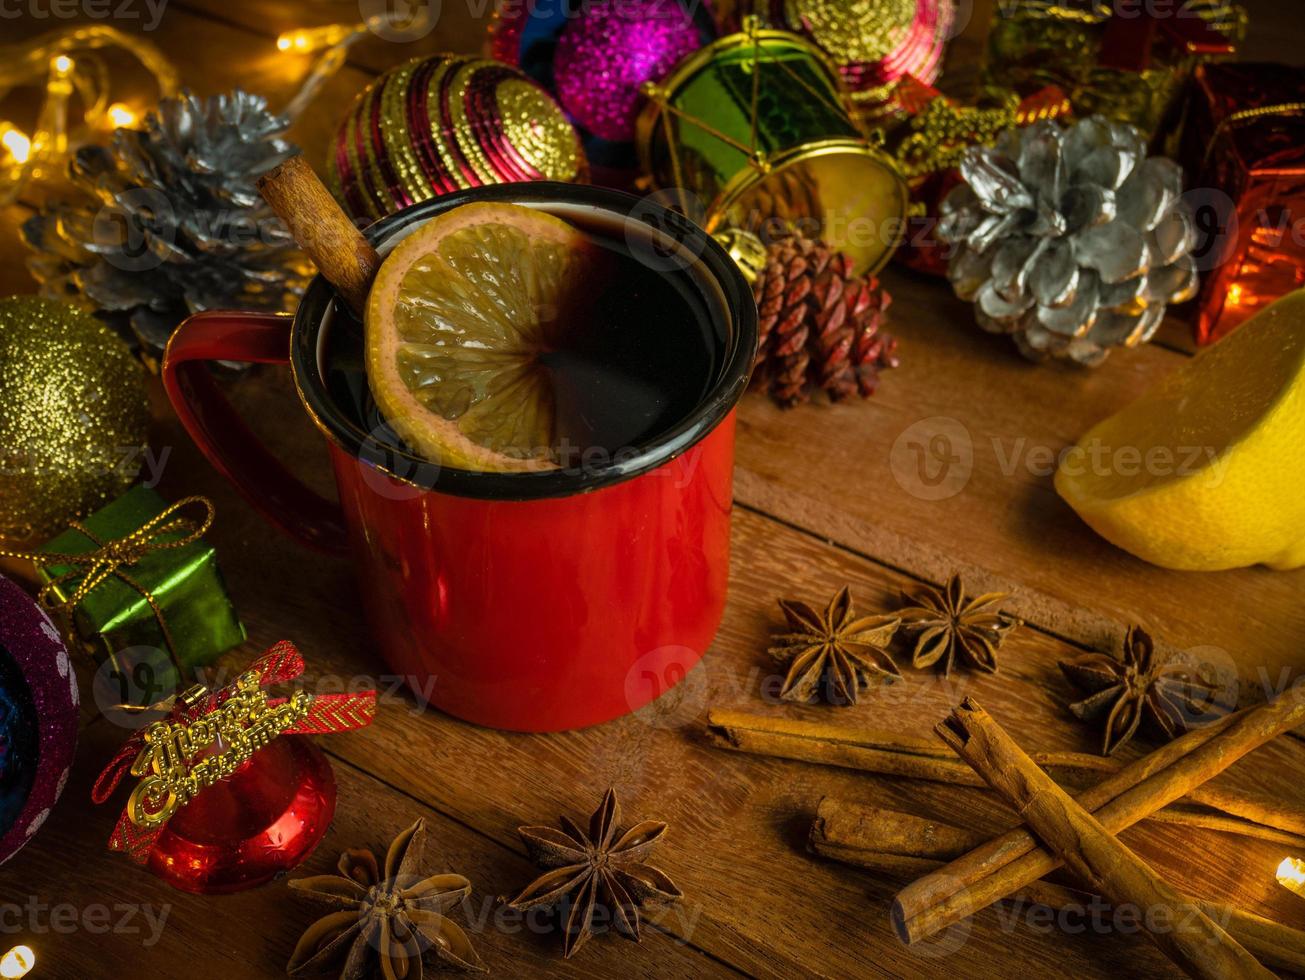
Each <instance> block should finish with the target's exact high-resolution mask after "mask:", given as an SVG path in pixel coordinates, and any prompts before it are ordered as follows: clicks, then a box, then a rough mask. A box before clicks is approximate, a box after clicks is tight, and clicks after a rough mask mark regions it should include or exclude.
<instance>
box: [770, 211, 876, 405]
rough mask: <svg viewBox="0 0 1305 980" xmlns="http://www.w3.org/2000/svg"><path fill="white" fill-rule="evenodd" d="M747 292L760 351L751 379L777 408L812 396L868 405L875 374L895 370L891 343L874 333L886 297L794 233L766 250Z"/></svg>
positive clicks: (845, 261)
mask: <svg viewBox="0 0 1305 980" xmlns="http://www.w3.org/2000/svg"><path fill="white" fill-rule="evenodd" d="M769 253H770V254H769V258H768V260H767V263H766V266H765V268H764V269H763V271H762V274H761V275H760V277H758V279H757V281H756V283H755V284H754V285H753V292H754V295H755V296H756V300H757V309H758V311H759V320H758V327H759V335H760V344H759V346H758V351H757V363H756V369H755V372H754V376H753V381H754V384H755V385H756V386H757V387H767V388H768V389H769V391H770V395H771V397H772V398H774V399H775V401H776V402H778V403H779V404H780V405H782V406H784V407H789V406H792V405H796V404H799V403H800V402H804V401H808V400H809V399H810V397H811V394H810V393H811V390H812V389H820V390H823V391H825V392H826V393H827V394H828V396H829V398H830V400H832V401H839V400H841V399H843V398H846V397H847V396H849V395H851V394H853V393H854V392H855V393H858V394H860V395H861V397H863V398H864V397H868V396H869V395H870V394H871V393H873V391H874V389H875V385H876V384H877V383H878V377H879V375H878V372H879V369H880V368H885V367H895V366H896V364H897V360H896V357H895V356H894V354H893V352H894V350H895V348H896V341H895V340H893V339H892V338H890V337H888V336H887V335H886V334H883V333H881V332H880V329H879V328H880V324H881V322H882V319H883V312H884V310H885V309H886V308H887V306H888V294H887V293H885V292H884V291H883V290H882V289H881V288H880V286H879V282H878V280H877V279H874V278H873V277H865V276H854V275H852V260H851V259H850V258H849V257H848V256H846V255H844V254H843V253H842V252H835V251H833V250H832V249H831V248H830V247H829V246H827V245H825V244H824V243H823V242H820V241H817V240H814V239H811V238H807V237H805V236H803V235H801V234H799V233H793V234H790V235H787V236H786V237H784V238H781V239H779V240H777V241H775V242H773V243H772V244H771V245H770V246H769Z"/></svg>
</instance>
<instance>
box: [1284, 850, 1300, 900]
mask: <svg viewBox="0 0 1305 980" xmlns="http://www.w3.org/2000/svg"><path fill="white" fill-rule="evenodd" d="M1278 884H1280V885H1282V887H1283V888H1287V889H1290V890H1291V891H1294V892H1295V893H1296V894H1297V895H1300V896H1302V897H1305V861H1301V860H1299V859H1297V858H1283V859H1282V864H1280V865H1278Z"/></svg>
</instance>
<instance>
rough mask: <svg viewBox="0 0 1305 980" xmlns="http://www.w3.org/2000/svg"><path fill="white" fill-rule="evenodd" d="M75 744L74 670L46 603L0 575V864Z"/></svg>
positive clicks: (64, 770)
mask: <svg viewBox="0 0 1305 980" xmlns="http://www.w3.org/2000/svg"><path fill="white" fill-rule="evenodd" d="M76 746H77V678H76V676H75V675H74V674H73V669H72V664H71V663H70V662H69V659H68V650H67V648H66V647H65V646H64V645H63V640H62V639H61V638H60V636H59V631H58V630H57V629H55V626H54V623H52V622H50V617H49V616H47V615H46V614H45V612H44V610H42V609H41V607H40V606H38V605H37V604H36V603H35V602H33V601H32V599H31V598H30V597H29V596H28V595H27V593H26V592H24V591H23V590H22V589H20V588H19V587H18V586H17V585H15V584H14V583H13V582H11V581H9V579H7V578H5V577H4V576H0V864H3V863H4V862H5V861H7V860H9V858H11V857H12V856H13V855H14V853H15V852H16V851H18V850H19V849H20V848H21V847H22V846H23V845H24V844H26V843H27V841H28V840H29V839H30V838H31V837H32V835H33V834H35V833H36V832H37V830H39V829H40V827H41V824H43V823H44V822H45V818H46V817H48V816H49V815H50V810H51V808H53V806H54V804H55V801H56V800H58V799H59V794H60V793H62V792H63V788H64V785H65V784H66V783H67V782H68V772H69V769H70V768H71V767H72V761H73V751H74V749H75V748H76Z"/></svg>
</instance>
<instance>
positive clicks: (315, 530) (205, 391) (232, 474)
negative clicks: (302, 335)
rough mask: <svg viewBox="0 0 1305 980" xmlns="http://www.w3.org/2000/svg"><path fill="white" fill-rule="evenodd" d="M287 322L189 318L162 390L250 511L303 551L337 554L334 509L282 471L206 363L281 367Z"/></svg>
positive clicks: (174, 343) (231, 316)
mask: <svg viewBox="0 0 1305 980" xmlns="http://www.w3.org/2000/svg"><path fill="white" fill-rule="evenodd" d="M293 322H294V318H293V317H291V316H288V315H286V314H282V313H226V312H210V313H196V314H195V315H194V316H191V317H189V318H187V319H186V320H185V321H184V322H183V323H182V324H181V326H179V327H178V328H177V330H176V332H175V333H173V335H172V338H171V340H169V341H168V349H167V352H166V353H165V354H164V356H163V388H164V390H165V391H166V392H167V394H168V401H170V402H171V403H172V408H173V410H174V411H175V412H176V413H177V417H178V418H179V419H180V420H181V424H182V426H183V427H184V428H185V430H186V431H187V432H188V433H189V434H190V437H191V438H192V439H194V440H195V443H196V444H197V445H198V446H199V448H200V450H201V451H202V452H203V453H204V455H205V456H206V457H208V461H209V462H210V463H212V464H213V466H214V467H215V468H216V469H217V471H218V472H219V473H221V474H222V475H223V476H224V477H226V478H227V479H228V480H229V481H230V482H231V483H232V484H233V485H234V486H235V487H236V489H237V490H239V491H240V493H241V494H242V495H243V496H244V498H245V499H246V500H248V501H249V503H250V504H252V505H253V507H254V509H255V510H257V511H259V512H260V513H262V515H263V516H264V517H266V518H267V519H268V520H269V521H271V522H272V523H273V524H276V525H277V526H279V527H280V528H282V529H283V530H284V531H286V532H287V533H289V534H290V535H291V536H293V537H295V538H297V539H298V540H299V541H301V542H302V543H303V544H305V545H307V546H308V547H310V548H313V549H316V550H317V551H322V552H326V553H327V554H332V555H343V554H344V553H345V552H346V550H347V547H348V535H347V533H346V531H345V525H344V515H343V513H342V512H341V510H340V507H339V505H338V504H336V503H333V502H332V501H329V500H327V499H326V498H324V497H321V496H319V495H318V494H316V493H314V492H313V491H312V490H309V489H308V487H306V486H304V484H303V483H302V482H300V481H299V480H298V479H297V478H296V477H294V476H293V475H291V473H290V472H289V470H287V469H286V468H285V467H284V466H282V465H281V461H280V460H278V459H277V458H276V457H275V456H274V455H272V453H271V452H269V451H268V449H267V447H265V446H264V445H263V444H262V443H261V442H260V441H259V440H258V438H257V437H256V436H255V435H254V434H253V432H251V431H250V430H249V427H248V426H247V425H246V424H245V422H244V420H243V419H241V417H240V416H239V415H238V414H237V413H236V410H235V409H234V408H232V407H231V403H230V402H229V401H227V399H226V397H225V396H224V395H223V394H222V392H221V391H220V390H219V388H218V386H217V383H216V382H215V381H214V380H213V375H212V373H211V372H210V370H209V367H208V362H210V361H252V362H255V363H259V364H285V363H288V362H289V360H290V326H291V324H292V323H293Z"/></svg>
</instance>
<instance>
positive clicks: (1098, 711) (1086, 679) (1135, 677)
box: [1060, 626, 1217, 755]
mask: <svg viewBox="0 0 1305 980" xmlns="http://www.w3.org/2000/svg"><path fill="white" fill-rule="evenodd" d="M1060 669H1061V670H1062V671H1063V672H1064V674H1065V676H1066V677H1067V678H1069V680H1070V682H1071V683H1072V684H1073V685H1074V686H1075V687H1078V688H1080V689H1082V690H1084V691H1087V692H1089V696H1088V697H1087V698H1085V699H1084V700H1082V701H1076V702H1074V703H1073V704H1071V705H1070V706H1069V710H1070V711H1072V712H1074V714H1075V715H1077V716H1078V717H1079V718H1081V719H1082V720H1084V721H1091V720H1093V719H1096V718H1100V717H1102V716H1105V735H1104V737H1103V739H1102V743H1101V754H1102V755H1110V754H1112V753H1113V752H1114V751H1115V749H1117V748H1119V747H1120V746H1121V745H1123V744H1124V743H1126V742H1127V741H1128V740H1129V739H1131V738H1132V737H1133V736H1134V735H1135V734H1136V733H1137V730H1138V728H1139V727H1140V725H1141V723H1142V721H1143V719H1146V721H1147V723H1148V724H1149V725H1150V726H1151V727H1153V728H1155V729H1156V731H1157V732H1158V733H1159V734H1160V735H1162V736H1163V737H1164V738H1165V740H1166V741H1168V740H1170V739H1173V738H1176V737H1177V736H1179V735H1181V734H1183V733H1184V732H1185V731H1187V730H1188V729H1189V728H1190V727H1191V726H1192V724H1193V723H1194V722H1196V721H1199V720H1201V718H1202V716H1205V717H1206V718H1207V719H1208V718H1209V717H1211V715H1212V714H1213V713H1214V712H1213V709H1214V708H1215V706H1216V704H1217V697H1216V691H1215V688H1214V686H1213V685H1211V684H1210V683H1208V682H1207V681H1205V680H1204V679H1202V678H1201V677H1199V676H1198V675H1197V673H1196V671H1194V670H1193V669H1192V668H1191V667H1190V666H1189V665H1187V664H1184V663H1181V662H1178V661H1173V660H1169V659H1168V658H1166V657H1165V656H1164V655H1163V654H1158V653H1156V650H1155V644H1154V642H1152V640H1151V637H1150V636H1149V635H1148V634H1147V632H1146V630H1144V629H1142V627H1140V626H1130V627H1129V628H1128V633H1127V634H1126V635H1125V637H1124V648H1123V651H1122V652H1121V653H1120V655H1119V656H1115V655H1114V654H1110V653H1086V654H1084V655H1083V656H1081V657H1076V658H1075V659H1073V660H1063V661H1061V663H1060Z"/></svg>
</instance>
